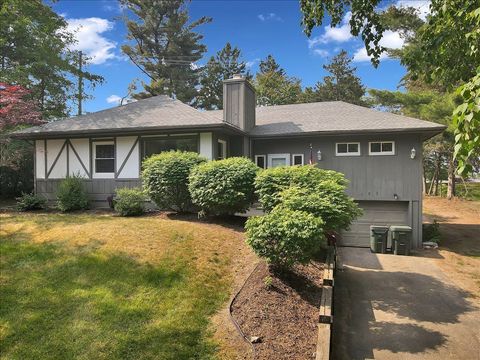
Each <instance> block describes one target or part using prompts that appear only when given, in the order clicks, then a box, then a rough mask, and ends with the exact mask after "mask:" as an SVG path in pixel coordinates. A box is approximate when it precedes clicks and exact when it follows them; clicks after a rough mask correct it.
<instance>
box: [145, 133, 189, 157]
mask: <svg viewBox="0 0 480 360" xmlns="http://www.w3.org/2000/svg"><path fill="white" fill-rule="evenodd" d="M170 150H181V151H193V152H197V151H198V140H197V137H196V136H189V137H177V136H175V137H162V138H148V139H144V140H143V157H144V158H146V157H149V156H152V155H155V154H160V153H161V152H164V151H170Z"/></svg>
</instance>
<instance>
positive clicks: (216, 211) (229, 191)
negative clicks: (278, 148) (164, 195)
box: [189, 157, 258, 215]
mask: <svg viewBox="0 0 480 360" xmlns="http://www.w3.org/2000/svg"><path fill="white" fill-rule="evenodd" d="M257 171H258V167H257V166H256V165H255V164H254V163H253V162H252V161H251V160H249V159H247V158H243V157H232V158H228V159H224V160H215V161H210V162H207V163H204V164H201V165H199V166H197V167H195V168H194V169H192V172H191V173H190V177H189V190H190V194H191V196H192V201H193V203H194V204H196V205H198V206H199V207H200V209H201V210H202V212H203V213H204V214H208V215H232V214H235V213H237V212H245V211H246V210H247V209H248V208H249V207H250V205H251V204H252V202H253V197H254V185H253V184H254V181H255V176H256V174H257Z"/></svg>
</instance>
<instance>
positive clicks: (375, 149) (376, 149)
mask: <svg viewBox="0 0 480 360" xmlns="http://www.w3.org/2000/svg"><path fill="white" fill-rule="evenodd" d="M368 147H369V154H370V155H395V142H394V141H372V142H370V143H369V144H368Z"/></svg>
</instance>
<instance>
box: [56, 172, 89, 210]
mask: <svg viewBox="0 0 480 360" xmlns="http://www.w3.org/2000/svg"><path fill="white" fill-rule="evenodd" d="M57 199H58V203H57V207H58V209H60V211H63V212H67V211H74V210H84V209H88V195H87V192H86V191H85V185H84V183H83V178H82V177H81V176H79V175H73V176H69V177H67V178H65V179H64V180H62V182H61V183H60V186H59V187H58V191H57Z"/></svg>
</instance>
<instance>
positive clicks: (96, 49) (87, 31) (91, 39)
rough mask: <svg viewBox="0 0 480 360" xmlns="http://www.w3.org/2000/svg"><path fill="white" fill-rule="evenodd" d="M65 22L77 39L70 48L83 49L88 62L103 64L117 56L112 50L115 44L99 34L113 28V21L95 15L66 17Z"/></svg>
mask: <svg viewBox="0 0 480 360" xmlns="http://www.w3.org/2000/svg"><path fill="white" fill-rule="evenodd" d="M67 22H68V30H69V31H70V32H72V33H73V34H74V36H75V39H76V40H77V42H76V43H75V44H74V45H73V46H72V50H81V51H83V52H84V53H85V55H86V56H87V57H89V58H90V60H89V61H90V63H92V64H103V63H105V62H106V61H107V60H111V59H115V58H116V57H117V56H116V55H115V53H114V52H113V50H114V49H115V48H116V46H117V44H116V43H115V42H114V41H112V40H109V39H107V38H106V37H104V36H102V35H101V34H103V33H104V32H106V31H109V30H112V29H113V22H111V21H108V20H107V19H102V18H97V17H91V18H83V19H67Z"/></svg>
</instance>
